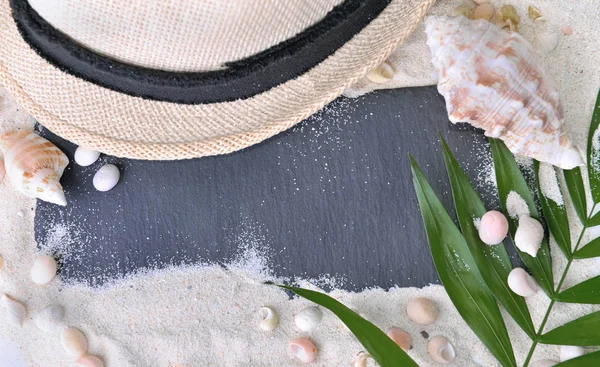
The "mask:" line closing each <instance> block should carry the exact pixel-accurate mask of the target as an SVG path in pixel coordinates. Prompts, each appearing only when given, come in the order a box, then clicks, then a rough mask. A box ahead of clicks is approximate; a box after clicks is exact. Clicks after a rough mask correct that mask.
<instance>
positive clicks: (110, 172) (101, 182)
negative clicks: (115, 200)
mask: <svg viewBox="0 0 600 367" xmlns="http://www.w3.org/2000/svg"><path fill="white" fill-rule="evenodd" d="M120 176H121V173H120V172H119V169H118V168H117V166H115V165H114V164H106V165H104V166H102V168H100V169H99V170H98V172H96V174H95V175H94V180H93V183H94V187H95V188H96V190H98V191H108V190H110V189H112V188H113V187H115V186H116V185H117V182H119V177H120Z"/></svg>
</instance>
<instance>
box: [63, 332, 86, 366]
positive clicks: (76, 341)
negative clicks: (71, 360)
mask: <svg viewBox="0 0 600 367" xmlns="http://www.w3.org/2000/svg"><path fill="white" fill-rule="evenodd" d="M60 343H61V344H62V346H63V348H64V350H65V352H66V353H67V355H69V356H71V357H76V358H79V357H82V356H84V355H85V354H86V353H87V350H88V341H87V339H86V337H85V335H83V333H82V332H81V330H79V329H77V328H74V327H70V326H69V327H66V328H64V329H63V331H62V334H61V335H60Z"/></svg>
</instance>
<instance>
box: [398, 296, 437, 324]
mask: <svg viewBox="0 0 600 367" xmlns="http://www.w3.org/2000/svg"><path fill="white" fill-rule="evenodd" d="M406 313H407V315H408V318H409V319H411V320H412V321H413V322H416V323H417V324H419V325H431V324H433V323H434V322H435V320H437V318H438V315H439V312H438V309H437V307H436V306H435V303H433V301H431V300H429V299H427V298H413V299H412V300H411V301H410V302H408V305H407V306H406Z"/></svg>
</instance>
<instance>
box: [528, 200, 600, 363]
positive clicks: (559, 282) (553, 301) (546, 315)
mask: <svg viewBox="0 0 600 367" xmlns="http://www.w3.org/2000/svg"><path fill="white" fill-rule="evenodd" d="M594 209H596V204H594V205H593V206H592V210H590V214H589V216H588V219H589V217H591V216H592V214H593V213H594ZM587 228H588V227H587V223H584V224H583V228H582V229H581V232H580V233H579V238H578V239H577V243H576V244H575V248H574V249H573V250H572V251H571V253H570V254H569V257H568V261H567V265H566V266H565V269H564V270H563V273H562V276H561V277H560V280H559V281H558V284H557V285H556V290H555V291H554V294H553V295H552V300H551V301H550V304H549V305H548V309H546V314H545V315H544V319H543V320H542V323H541V324H540V327H539V328H538V332H537V333H536V340H534V341H533V343H532V344H531V347H530V348H529V353H527V358H525V362H524V363H523V367H527V366H528V365H529V362H530V361H531V357H533V352H534V351H535V348H536V347H537V345H538V341H537V340H538V339H539V337H540V336H542V333H543V332H544V326H546V322H547V321H548V317H549V316H550V313H551V312H552V308H553V307H554V304H555V303H556V298H555V297H556V294H557V293H559V292H560V288H561V287H562V285H563V283H564V282H565V279H566V278H567V274H568V273H569V269H570V268H571V264H572V263H573V254H574V253H575V251H577V250H578V249H579V245H581V240H582V239H583V234H584V233H585V230H586V229H587Z"/></svg>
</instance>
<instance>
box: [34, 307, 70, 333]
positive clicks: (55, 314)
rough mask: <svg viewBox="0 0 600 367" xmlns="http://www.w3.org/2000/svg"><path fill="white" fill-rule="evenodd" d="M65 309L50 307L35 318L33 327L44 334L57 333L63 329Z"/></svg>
mask: <svg viewBox="0 0 600 367" xmlns="http://www.w3.org/2000/svg"><path fill="white" fill-rule="evenodd" d="M64 317H65V308H64V307H63V306H61V305H50V306H48V307H46V308H44V309H43V310H41V311H40V312H39V313H38V314H37V315H36V316H35V325H36V326H37V327H38V328H39V329H40V330H42V331H43V332H45V333H57V332H59V331H60V330H61V328H63V327H64V325H63V323H62V321H63V319H64Z"/></svg>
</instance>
